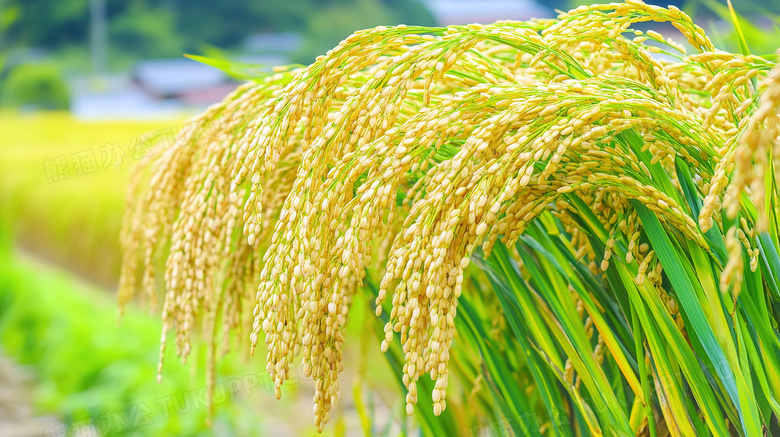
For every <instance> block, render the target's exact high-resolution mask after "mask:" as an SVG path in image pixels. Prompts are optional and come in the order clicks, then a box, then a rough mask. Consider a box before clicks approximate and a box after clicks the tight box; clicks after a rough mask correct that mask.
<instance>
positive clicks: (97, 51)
mask: <svg viewBox="0 0 780 437" xmlns="http://www.w3.org/2000/svg"><path fill="white" fill-rule="evenodd" d="M89 17H90V20H89V23H90V32H89V42H90V50H91V51H92V73H93V74H94V75H96V76H102V75H103V73H105V71H106V46H107V41H108V35H107V33H106V0H90V2H89Z"/></svg>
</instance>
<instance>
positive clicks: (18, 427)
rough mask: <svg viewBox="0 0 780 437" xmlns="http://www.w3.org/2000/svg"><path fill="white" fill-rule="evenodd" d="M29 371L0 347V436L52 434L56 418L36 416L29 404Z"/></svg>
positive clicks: (30, 392)
mask: <svg viewBox="0 0 780 437" xmlns="http://www.w3.org/2000/svg"><path fill="white" fill-rule="evenodd" d="M32 381H33V378H32V376H31V375H30V373H29V372H28V371H27V370H26V369H24V368H23V367H21V366H18V365H16V364H15V363H14V362H13V361H11V360H10V359H9V358H8V357H6V356H5V355H2V351H0V436H3V437H49V436H51V437H54V436H57V433H56V431H57V425H58V422H57V420H56V419H55V418H53V417H36V415H35V413H34V411H33V408H32V395H33V394H32V390H33V388H32Z"/></svg>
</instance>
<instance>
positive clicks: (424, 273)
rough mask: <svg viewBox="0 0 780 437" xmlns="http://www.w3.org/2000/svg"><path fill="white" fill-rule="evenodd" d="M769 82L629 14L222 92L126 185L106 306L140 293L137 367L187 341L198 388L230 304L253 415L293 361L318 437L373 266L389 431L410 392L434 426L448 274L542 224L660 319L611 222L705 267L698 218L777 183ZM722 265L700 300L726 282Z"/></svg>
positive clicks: (416, 42)
mask: <svg viewBox="0 0 780 437" xmlns="http://www.w3.org/2000/svg"><path fill="white" fill-rule="evenodd" d="M647 21H656V22H665V23H670V24H671V25H672V26H674V27H675V28H676V29H678V30H679V32H680V33H681V35H682V39H681V41H684V42H685V43H687V50H691V51H693V53H692V54H686V48H685V47H683V46H682V45H681V44H679V43H677V42H674V41H672V40H669V39H664V37H663V36H661V35H660V34H658V33H656V32H652V31H650V32H647V33H643V32H641V31H636V30H633V29H632V27H631V26H632V25H633V24H635V23H639V22H647ZM772 68H773V64H772V63H770V62H768V61H766V60H765V59H763V58H761V57H757V56H744V55H739V54H732V53H725V52H721V51H717V50H715V48H714V47H713V45H712V43H711V42H710V40H709V39H708V38H707V36H706V35H705V34H704V32H703V31H702V29H701V28H699V27H698V26H696V25H695V24H693V23H692V22H691V20H690V19H689V18H688V17H687V16H686V15H685V14H684V13H682V12H681V11H679V10H678V9H676V8H674V7H670V8H669V9H664V8H658V7H655V6H650V5H646V4H644V3H642V2H641V1H639V0H630V1H628V2H626V3H623V4H612V5H596V6H592V7H580V8H577V9H575V10H573V11H570V12H568V13H565V14H562V15H560V16H559V17H558V18H557V19H552V20H538V21H529V22H498V23H495V24H490V25H478V24H472V25H468V26H451V27H448V28H422V27H412V26H397V27H392V28H385V27H377V28H374V29H368V30H363V31H359V32H356V33H355V34H353V35H352V36H350V37H349V38H347V39H346V40H344V41H343V42H342V43H341V44H339V45H338V46H337V47H336V48H334V49H333V50H331V51H329V52H328V53H327V54H326V55H324V56H321V57H319V58H318V59H317V60H316V62H314V63H313V64H312V65H310V66H308V67H306V68H300V69H294V70H280V71H278V72H276V73H274V74H272V75H269V76H267V77H264V78H262V79H259V80H258V81H257V82H250V83H248V84H245V85H242V86H241V87H239V88H238V89H237V90H236V91H235V92H234V93H233V94H232V95H231V96H229V97H228V98H226V99H225V101H224V102H222V103H220V104H218V105H216V106H214V107H212V108H210V109H209V110H208V111H207V112H206V113H204V114H202V115H201V116H199V117H197V118H196V119H195V120H194V122H193V123H192V124H191V126H194V128H193V129H188V130H187V131H183V132H182V133H181V134H180V135H179V137H178V139H177V141H176V144H175V145H174V146H173V147H172V148H171V149H170V150H168V151H167V152H166V153H164V154H162V155H161V156H160V157H159V158H158V159H156V160H155V161H154V162H153V163H151V164H150V165H149V166H147V167H146V169H147V170H148V171H147V173H148V176H147V177H143V170H141V171H139V173H138V177H137V178H136V179H134V183H133V187H132V188H131V191H130V194H129V205H130V207H129V210H128V213H127V219H126V221H125V229H124V233H123V236H122V244H123V247H124V252H125V263H124V267H123V271H122V281H121V292H120V302H121V303H122V304H125V303H126V302H127V301H128V300H129V299H131V298H132V296H133V295H135V294H136V293H140V294H142V295H144V296H146V297H147V298H148V299H149V300H151V301H153V302H154V301H155V300H156V298H155V295H156V292H155V290H156V287H157V282H158V281H156V279H155V272H157V271H159V270H162V271H164V272H165V276H164V280H162V281H159V282H160V285H162V286H163V287H164V289H165V298H164V301H163V302H164V303H163V308H162V318H163V322H164V328H163V333H162V341H161V355H160V357H161V359H160V361H161V364H160V365H161V366H162V357H163V354H164V348H165V345H166V335H167V333H168V332H169V330H170V329H172V328H175V332H176V341H175V343H176V347H177V352H178V355H179V356H180V357H181V358H182V359H186V358H187V356H188V354H189V353H190V352H191V350H192V341H193V335H195V334H196V333H200V334H199V335H202V336H203V338H204V339H205V343H206V344H207V345H208V346H209V351H210V352H209V356H210V357H211V358H212V360H211V361H210V362H211V363H212V364H211V365H210V366H211V367H210V369H211V370H210V377H211V378H213V377H214V374H213V359H214V357H216V355H217V352H218V348H219V345H222V346H223V347H226V346H227V345H228V344H229V342H230V339H229V333H237V337H238V338H239V339H240V341H243V339H244V330H243V329H242V326H244V325H247V324H248V323H249V320H248V319H247V317H246V311H245V308H248V307H250V306H251V305H254V313H253V320H252V323H251V327H249V326H247V328H246V329H247V330H251V332H249V333H248V334H249V337H250V338H251V348H252V351H254V349H255V347H256V345H257V343H258V342H259V341H260V338H261V336H262V335H264V338H265V345H266V348H267V351H268V356H267V369H268V371H269V373H270V374H271V375H272V377H273V378H274V380H275V387H276V395H277V397H278V396H280V389H281V386H282V384H283V382H284V381H285V380H286V379H288V378H289V377H290V372H291V365H293V362H294V361H295V360H296V359H301V360H302V366H303V370H304V372H305V374H306V375H310V376H311V377H312V378H313V379H314V380H315V382H316V394H315V397H314V414H315V424H316V425H317V427H318V428H319V429H320V430H321V429H322V427H323V426H324V424H325V423H326V422H327V421H328V417H329V412H330V410H331V407H332V406H333V405H334V403H335V402H336V400H337V397H338V393H339V381H338V376H339V373H340V372H341V371H342V369H343V363H342V348H343V343H344V336H343V328H344V325H345V323H346V321H347V317H348V314H349V308H350V302H351V300H352V298H353V295H354V293H355V291H356V290H357V289H358V288H359V287H361V284H362V281H363V280H364V279H365V275H366V271H367V270H371V271H380V270H379V269H381V267H382V266H384V270H381V274H382V275H383V276H382V279H381V283H380V287H379V294H378V296H377V297H376V304H377V307H376V308H377V314H378V315H379V314H380V313H381V312H382V311H383V303H384V302H385V300H386V299H387V298H388V294H389V295H390V300H391V303H392V304H391V305H390V306H389V307H388V308H389V312H390V314H389V322H388V323H387V325H386V327H385V338H384V339H383V340H382V349H383V350H385V349H386V348H387V347H388V345H389V344H390V342H393V341H394V338H395V336H396V335H398V336H399V337H400V341H401V343H402V345H403V352H404V354H405V365H404V368H403V370H404V377H403V382H404V384H405V385H406V387H407V388H408V395H407V398H406V403H407V411H408V412H409V414H411V413H412V411H413V405H414V404H415V403H416V402H417V381H418V379H419V378H420V377H422V376H423V374H428V375H429V376H430V378H432V379H433V380H435V388H434V390H433V392H432V399H433V406H432V408H433V410H434V412H435V413H436V414H437V415H438V414H440V413H441V411H442V410H444V409H445V408H446V405H447V404H446V393H447V387H448V368H449V367H448V363H449V359H450V348H451V346H452V343H453V339H454V338H455V337H456V332H455V322H454V320H455V317H456V314H457V308H458V297H459V296H461V294H462V293H464V292H466V293H467V292H468V290H467V289H464V288H465V286H464V284H463V278H464V271H465V270H466V269H467V268H468V266H469V261H470V257H471V255H472V253H473V252H474V250H475V249H476V248H477V247H478V246H479V245H482V247H483V248H484V250H485V252H488V253H489V252H490V249H491V248H492V247H493V245H494V244H495V243H496V241H498V240H499V239H500V240H501V241H502V242H504V243H505V244H506V245H507V246H508V247H512V244H513V243H514V242H516V241H517V240H518V238H520V236H521V234H522V233H523V231H524V230H525V229H526V228H527V227H528V226H529V224H530V223H531V222H532V221H533V220H534V219H535V218H536V217H537V216H538V215H539V214H540V213H541V212H543V211H552V212H553V214H555V215H556V216H557V217H558V218H559V219H560V220H561V222H562V223H564V224H565V225H566V226H567V227H568V229H567V230H568V231H569V232H570V233H571V235H572V236H573V237H572V241H571V244H572V245H573V246H574V247H575V248H576V249H577V254H578V256H579V257H580V258H582V259H584V260H586V261H587V262H586V264H589V265H590V268H591V270H593V271H599V270H606V269H607V268H608V266H609V260H610V257H611V255H612V248H613V246H614V242H615V238H617V237H618V236H622V237H623V238H625V240H626V241H628V242H629V244H628V252H627V255H626V257H627V258H628V259H627V262H630V261H631V260H633V259H636V260H637V262H639V263H640V268H639V275H638V276H637V277H636V282H637V283H638V284H642V283H644V282H645V281H649V282H650V283H652V284H653V285H654V288H655V289H656V290H657V291H658V292H659V294H660V295H661V296H662V298H663V300H664V302H667V303H668V306H669V310H670V313H671V314H672V315H676V314H677V306H676V305H677V303H676V302H675V300H674V299H672V298H671V297H669V296H668V295H667V294H666V292H665V290H664V286H663V281H662V278H661V265H660V263H658V261H657V259H656V258H655V257H654V252H653V251H651V250H649V248H648V247H647V244H638V238H639V235H640V232H639V231H640V224H639V220H638V218H637V213H636V212H635V211H634V209H633V208H632V206H631V203H630V201H631V200H636V201H638V202H641V203H642V204H644V205H645V206H646V207H647V208H649V209H650V210H652V211H654V212H656V213H657V214H658V216H659V218H660V219H661V220H662V221H663V222H664V223H665V225H666V226H669V227H671V228H675V229H677V230H678V231H679V232H681V233H683V234H684V235H685V236H686V237H688V238H690V239H691V240H692V241H695V242H698V243H699V244H701V245H702V246H703V247H706V243H705V242H704V239H703V238H704V237H703V232H702V231H706V230H707V229H708V228H710V227H712V226H719V225H721V224H720V223H719V220H720V219H719V215H718V214H716V212H717V211H718V210H719V209H720V207H721V205H723V204H726V205H728V206H729V207H730V208H733V209H734V211H736V210H737V209H738V208H739V207H740V206H739V201H738V198H739V196H740V194H741V193H743V192H748V193H751V195H756V193H760V192H761V190H762V184H761V181H762V176H761V175H760V174H759V175H756V174H755V173H754V172H753V168H754V167H755V166H756V163H762V162H768V161H765V160H773V161H774V162H775V163H777V162H778V161H779V159H778V158H780V157H779V156H778V153H779V152H777V151H778V150H780V149H779V148H777V147H772V144H773V143H776V142H777V140H778V135H779V133H780V130H779V129H780V128H779V127H778V116H777V112H776V108H777V105H778V103H780V67H778V66H775V67H774V69H772ZM770 70H771V71H770ZM627 138H628V139H635V140H637V141H639V142H640V143H641V144H642V146H641V148H640V149H636V148H633V147H632V145H631V141H629V140H627ZM637 154H651V155H652V166H655V167H654V168H653V169H650V168H648V166H646V165H645V164H644V163H643V162H641V161H640V160H638V159H637ZM677 161H681V162H684V163H685V164H687V166H688V167H689V168H690V171H691V173H692V174H693V177H694V180H695V181H696V183H697V184H698V187H697V188H698V189H699V190H700V193H701V194H702V196H704V195H706V196H707V197H706V202H705V204H704V206H703V210H702V213H701V214H700V216H699V217H698V218H696V217H692V216H691V215H690V214H689V213H687V212H686V209H685V208H682V207H681V205H680V204H678V200H677V199H676V198H675V197H674V196H672V195H670V194H669V193H668V192H665V191H663V190H659V189H658V188H656V187H655V185H654V184H652V183H650V179H651V174H652V172H653V171H658V170H662V171H666V172H668V173H669V174H670V175H672V180H673V183H674V184H677V183H678V181H677V179H676V176H675V170H674V168H675V162H677ZM761 168H764V169H776V168H778V167H777V166H776V164H775V165H774V166H772V165H768V164H767V165H764V166H761ZM735 169H736V170H735ZM773 171H774V170H773ZM730 182H731V185H729V184H730ZM566 193H575V194H576V195H577V196H578V197H579V198H580V199H582V200H583V201H584V202H585V203H586V204H587V205H589V206H590V208H591V209H592V210H593V212H594V213H595V215H596V217H597V218H598V220H599V221H600V222H601V223H602V225H603V226H604V228H605V229H606V232H608V233H609V238H610V239H609V241H608V242H607V249H606V253H598V254H597V253H595V252H594V250H593V249H592V248H591V246H590V243H589V241H588V239H587V238H586V237H585V236H583V235H581V234H580V233H579V231H578V227H579V225H578V223H577V221H576V220H573V219H572V218H571V215H570V214H569V213H568V212H569V211H570V210H571V209H572V208H575V209H576V206H575V205H571V204H570V203H568V202H565V201H563V200H562V199H563V197H562V196H563V195H565V194H566ZM760 204H761V203H760V202H759V205H760ZM753 227H754V225H753V224H749V223H744V226H743V227H741V228H740V229H736V228H735V229H732V230H731V231H730V233H729V235H730V237H729V244H728V245H729V250H730V252H731V251H732V250H731V249H732V248H733V247H738V246H739V245H740V244H744V243H743V242H747V244H749V241H747V239H745V238H743V237H744V235H745V233H751V232H753V230H752V229H753ZM742 228H744V229H742ZM610 242H611V244H610ZM738 252H739V251H738V250H737V251H736V253H737V254H736V255H735V257H736V258H735V259H736V260H737V261H735V262H734V263H733V264H734V265H733V266H732V267H731V268H728V267H727V268H726V270H725V271H724V284H725V285H724V286H727V285H728V284H729V283H730V282H731V281H732V280H733V279H734V278H735V277H736V276H738V275H735V274H734V273H735V272H736V271H737V270H739V268H741V267H742V264H741V261H739V260H738V257H739V253H738ZM751 253H752V252H751ZM755 253H756V254H757V253H758V252H757V251H756V252H755ZM158 259H165V260H166V261H165V266H164V268H162V266H157V265H156V260H158ZM597 262H600V265H597ZM255 290H256V293H253V291H255ZM580 307H581V305H580ZM676 321H677V323H678V324H679V326H683V320H682V318H681V317H676ZM587 326H588V325H587V323H586V327H587ZM589 332H590V334H589V335H592V334H593V328H592V323H591V325H590V329H589ZM598 344H599V346H598V347H597V351H598V354H600V355H601V359H603V354H605V353H607V350H606V348H605V347H604V346H603V340H602V339H601V338H600V337H599V340H598ZM570 367H571V366H570V365H567V369H568V368H570ZM569 376H571V375H569Z"/></svg>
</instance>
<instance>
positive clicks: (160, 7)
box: [0, 0, 780, 437]
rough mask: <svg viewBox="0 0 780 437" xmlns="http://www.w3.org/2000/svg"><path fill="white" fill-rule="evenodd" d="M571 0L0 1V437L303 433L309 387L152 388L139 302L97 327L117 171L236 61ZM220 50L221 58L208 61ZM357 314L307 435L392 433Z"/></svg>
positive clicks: (760, 44) (168, 130)
mask: <svg viewBox="0 0 780 437" xmlns="http://www.w3.org/2000/svg"><path fill="white" fill-rule="evenodd" d="M669 2H671V3H672V4H675V5H677V6H679V7H681V8H684V10H685V11H686V12H687V13H689V14H690V15H692V16H693V17H694V20H695V21H696V22H697V23H699V24H700V25H702V26H703V27H704V28H705V29H706V30H707V31H708V33H709V34H710V36H711V37H712V38H713V40H714V42H715V43H716V45H717V46H719V47H720V48H723V49H726V50H731V51H739V44H738V40H737V37H736V34H735V32H734V28H733V25H732V23H731V21H730V18H729V12H728V8H727V6H726V5H725V3H724V2H723V1H722V0H691V1H682V0H672V1H669V0H667V1H666V2H655V1H653V2H650V3H656V4H661V5H666V4H668V3H669ZM582 3H584V2H583V1H581V0H284V1H270V0H224V1H219V2H213V1H206V0H187V1H184V0H58V1H53V0H48V1H44V0H0V436H4V437H20V436H58V437H64V436H80V437H87V436H108V435H117V436H119V435H144V436H146V435H152V436H156V435H160V436H168V435H188V436H189V435H204V436H206V435H218V436H243V435H272V436H285V435H289V436H297V435H306V434H314V427H312V426H311V425H310V424H311V395H312V393H313V390H312V387H311V384H310V383H309V382H308V381H306V380H305V379H302V378H301V379H299V380H297V381H294V382H293V383H292V384H291V386H290V387H289V388H288V389H287V390H286V391H285V394H284V397H283V398H282V401H276V400H275V398H274V396H273V390H272V388H271V387H270V386H269V385H268V384H269V380H268V379H267V378H268V375H267V374H265V373H264V371H263V370H262V369H264V367H265V363H264V361H263V357H262V356H257V357H255V358H253V359H251V360H248V359H247V358H246V357H244V356H243V354H242V353H235V354H231V355H229V356H228V357H227V359H225V360H223V361H222V363H221V364H220V366H219V375H220V376H219V379H218V381H219V384H218V387H217V390H220V389H222V390H223V392H222V394H223V395H224V396H222V397H221V398H220V397H219V396H217V398H216V399H215V403H217V404H218V405H216V406H215V408H214V412H213V414H212V415H210V414H208V410H209V408H208V405H206V404H205V403H204V402H203V400H202V399H203V398H202V395H203V390H204V386H203V382H202V381H204V379H203V366H202V365H198V364H202V360H198V359H195V360H193V364H191V365H187V366H183V365H180V364H177V363H176V362H175V361H176V360H169V364H168V367H167V368H166V371H165V374H164V379H163V382H162V384H157V382H156V377H155V372H156V364H157V354H158V351H159V344H158V341H159V334H160V328H161V326H160V322H159V321H158V316H159V315H158V314H149V313H148V311H147V310H145V309H144V308H142V307H140V306H139V307H134V308H131V309H130V310H129V311H128V312H127V314H126V315H125V317H124V318H123V320H122V323H121V324H119V325H118V324H117V308H116V304H115V296H114V292H115V289H116V281H117V275H118V266H119V262H120V257H119V247H118V242H117V240H118V232H119V228H120V225H121V220H122V215H123V210H124V196H125V186H126V184H127V178H128V174H129V171H130V170H131V169H132V167H133V166H134V165H135V164H136V163H137V162H139V161H140V160H141V159H142V158H144V157H146V156H149V155H150V154H151V153H154V152H153V151H154V150H155V149H153V148H152V145H153V144H157V145H160V144H162V145H163V146H164V145H165V144H167V143H168V142H170V141H171V140H172V138H173V136H174V135H175V134H176V132H177V131H178V130H179V129H180V128H182V127H183V126H184V122H185V120H186V119H187V117H188V116H190V115H193V114H195V113H197V112H199V111H201V110H203V109H204V108H205V107H207V106H208V105H209V104H212V103H214V102H217V101H219V100H220V99H222V98H223V97H224V96H225V95H226V94H227V93H228V92H230V91H231V90H232V89H233V88H234V87H235V86H236V85H237V84H238V83H239V82H240V80H241V76H242V74H243V73H245V72H247V71H252V70H264V69H268V68H270V67H272V66H274V65H283V64H290V63H298V64H307V63H309V62H311V61H312V60H313V59H314V58H315V57H316V56H317V55H319V54H323V53H325V52H326V51H327V50H328V49H330V48H332V47H333V46H335V45H336V44H337V43H338V42H339V41H340V40H341V39H343V38H344V37H346V36H348V35H349V34H350V33H351V32H352V31H354V30H357V29H360V28H366V27H373V26H377V25H380V24H384V25H394V24H400V23H404V24H415V25H450V24H466V23H471V22H483V23H486V22H493V21H496V20H503V19H512V20H526V19H529V18H532V17H539V18H544V17H553V16H554V15H555V13H556V12H555V10H556V9H557V10H567V9H569V8H571V7H575V6H577V5H579V4H582ZM735 7H736V9H737V12H738V14H739V17H740V23H741V25H742V29H743V32H744V34H745V38H746V40H747V42H748V45H749V46H750V49H751V51H752V52H753V53H756V54H771V53H773V52H774V51H775V50H776V49H777V48H778V47H780V38H778V37H777V35H779V34H780V32H778V29H780V27H778V26H779V25H780V18H778V14H780V2H778V1H777V0H749V1H744V0H743V1H736V2H735ZM654 29H655V30H657V31H659V32H661V33H664V34H665V35H666V36H672V37H674V36H676V35H677V34H675V33H674V32H673V29H666V28H664V27H663V26H662V25H658V27H655V28H654ZM667 33H668V35H667ZM184 54H191V55H196V56H204V57H205V58H208V60H207V61H206V62H205V63H202V62H197V61H195V60H193V59H188V58H185V57H184V56H183V55H184ZM226 60H227V61H229V65H230V66H231V69H229V70H231V71H228V72H225V71H223V70H220V69H218V68H214V66H213V65H217V64H220V62H222V61H226ZM207 64H212V65H207ZM361 317H363V315H362V314H358V315H357V316H355V317H354V318H353V320H352V321H351V323H350V326H351V331H350V334H349V335H350V336H351V337H353V338H355V339H356V340H355V341H350V344H352V345H354V346H350V347H351V349H348V351H347V363H352V364H347V370H346V372H345V375H344V377H343V379H342V380H343V381H345V383H344V385H343V386H342V387H343V388H342V393H343V395H342V401H341V404H340V406H339V409H338V410H337V412H336V418H335V419H334V420H332V422H333V424H332V425H329V426H328V428H327V429H326V432H325V434H326V435H327V434H335V435H362V433H363V432H362V428H361V420H362V419H361V418H362V417H365V416H366V415H370V416H371V418H372V420H373V422H374V423H378V424H379V425H381V426H380V427H381V432H382V433H386V434H387V435H397V434H398V433H399V432H401V431H403V430H405V429H406V426H407V425H408V424H407V422H406V420H405V419H401V418H402V417H405V416H403V415H402V414H401V409H402V407H403V403H402V399H400V398H398V395H397V393H396V392H397V391H396V390H393V388H394V387H395V386H394V385H393V384H396V382H395V381H387V380H386V379H388V378H383V377H382V376H381V375H385V374H389V372H388V371H385V370H384V369H383V366H386V364H385V363H384V361H383V359H382V357H381V356H380V354H379V352H378V350H379V347H378V345H377V344H376V342H375V340H374V339H373V338H372V336H371V335H370V334H366V333H365V332H363V331H361V330H360V329H359V327H360V324H361V322H360V320H359V319H360V318H361ZM355 318H356V319H358V320H354V319H355ZM240 346H242V347H240V348H239V350H240V351H243V349H245V348H244V347H243V346H245V345H243V344H241V345H240ZM196 357H197V354H196ZM366 369H370V372H368V371H367V370H366ZM367 373H370V376H371V377H370V378H366V377H365V376H366V374H367ZM209 418H211V419H209ZM208 422H210V426H207V423H208ZM374 431H376V432H377V433H379V432H380V430H378V429H374Z"/></svg>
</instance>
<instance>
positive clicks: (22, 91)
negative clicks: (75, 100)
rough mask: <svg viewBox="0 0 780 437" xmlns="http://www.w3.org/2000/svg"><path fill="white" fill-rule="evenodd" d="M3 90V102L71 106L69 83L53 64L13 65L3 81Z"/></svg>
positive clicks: (21, 104)
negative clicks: (14, 66)
mask: <svg viewBox="0 0 780 437" xmlns="http://www.w3.org/2000/svg"><path fill="white" fill-rule="evenodd" d="M1 91H2V103H3V105H4V106H11V107H33V108H36V109H48V110H59V109H65V110H66V109H69V108H70V90H69V89H68V84H67V83H66V82H65V79H64V78H63V77H62V73H61V72H60V70H59V68H57V67H56V66H54V65H52V64H43V63H42V64H25V65H20V66H18V67H16V68H14V69H13V70H11V72H10V74H9V75H8V78H7V79H6V80H5V81H4V82H3V84H2V90H1Z"/></svg>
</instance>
